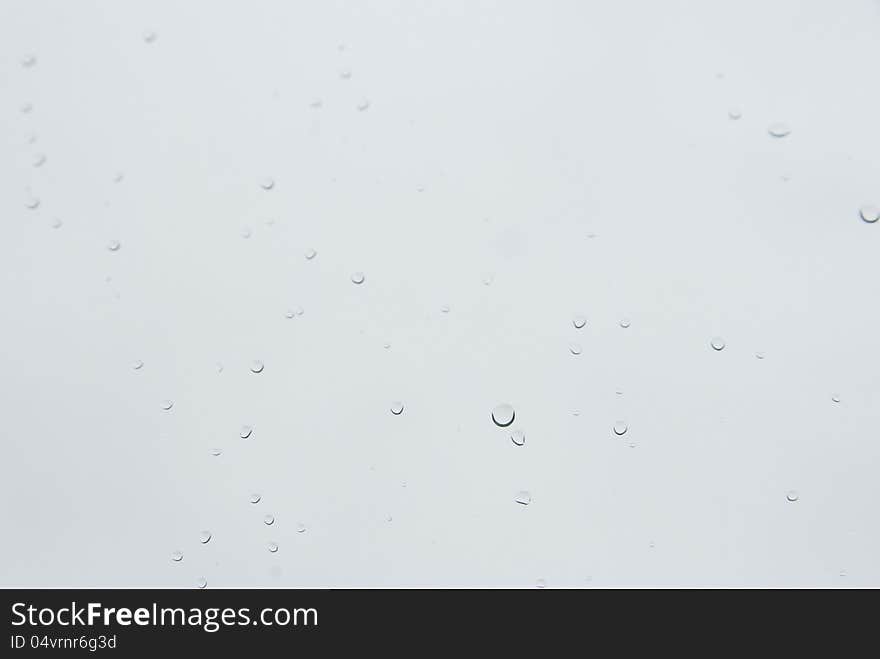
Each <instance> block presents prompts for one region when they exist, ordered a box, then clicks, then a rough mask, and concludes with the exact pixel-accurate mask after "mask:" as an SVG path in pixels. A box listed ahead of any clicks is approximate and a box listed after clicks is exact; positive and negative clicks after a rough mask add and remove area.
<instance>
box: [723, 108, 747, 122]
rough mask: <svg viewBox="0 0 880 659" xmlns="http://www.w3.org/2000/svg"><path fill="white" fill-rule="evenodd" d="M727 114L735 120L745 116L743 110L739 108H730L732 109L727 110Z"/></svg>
mask: <svg viewBox="0 0 880 659" xmlns="http://www.w3.org/2000/svg"><path fill="white" fill-rule="evenodd" d="M727 116H728V117H729V118H730V119H733V120H734V121H736V120H737V119H739V118H740V117H742V116H743V115H742V110H740V109H739V108H730V109H729V110H728V111H727Z"/></svg>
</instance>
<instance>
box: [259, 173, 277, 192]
mask: <svg viewBox="0 0 880 659" xmlns="http://www.w3.org/2000/svg"><path fill="white" fill-rule="evenodd" d="M260 187H261V188H263V190H271V189H272V188H274V187H275V180H274V179H272V178H270V177H268V176H266V177H264V178H262V179H260Z"/></svg>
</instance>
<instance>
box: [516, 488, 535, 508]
mask: <svg viewBox="0 0 880 659" xmlns="http://www.w3.org/2000/svg"><path fill="white" fill-rule="evenodd" d="M514 500H515V501H516V502H517V503H518V504H520V505H523V506H528V505H529V504H530V503H531V502H532V495H531V493H530V492H529V491H528V490H520V491H519V492H517V493H516V497H515V499H514Z"/></svg>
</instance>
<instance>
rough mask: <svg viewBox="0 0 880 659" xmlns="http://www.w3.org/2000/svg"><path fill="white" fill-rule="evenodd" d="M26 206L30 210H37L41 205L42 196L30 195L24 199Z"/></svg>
mask: <svg viewBox="0 0 880 659" xmlns="http://www.w3.org/2000/svg"><path fill="white" fill-rule="evenodd" d="M24 206H25V208H27V209H28V210H32V211H34V210H37V209H38V208H39V207H40V198H39V197H34V196H33V195H30V196H29V197H28V198H27V199H25V200H24Z"/></svg>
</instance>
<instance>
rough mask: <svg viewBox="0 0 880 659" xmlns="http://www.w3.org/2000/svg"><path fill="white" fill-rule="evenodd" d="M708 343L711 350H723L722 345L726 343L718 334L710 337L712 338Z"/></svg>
mask: <svg viewBox="0 0 880 659" xmlns="http://www.w3.org/2000/svg"><path fill="white" fill-rule="evenodd" d="M709 345H711V346H712V350H724V346H725V345H726V344H725V343H724V339H722V338H721V337H720V336H716V337H713V338H712V340H711V341H710V342H709Z"/></svg>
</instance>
